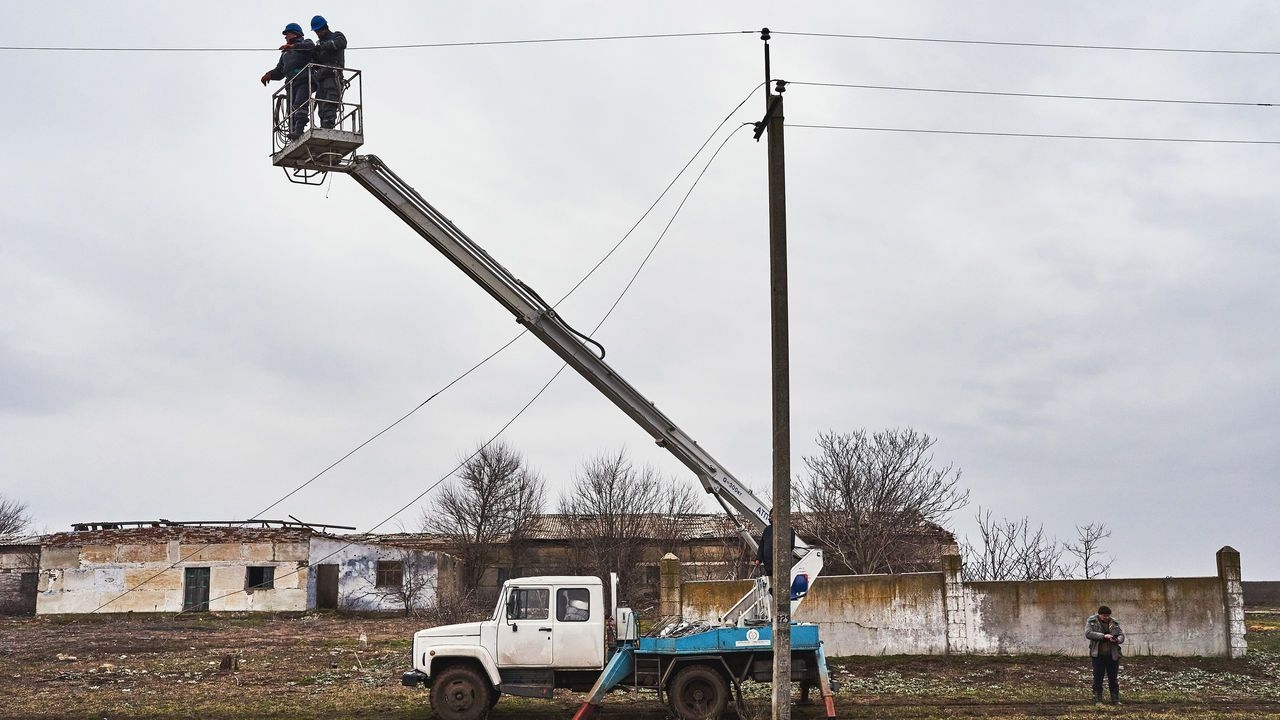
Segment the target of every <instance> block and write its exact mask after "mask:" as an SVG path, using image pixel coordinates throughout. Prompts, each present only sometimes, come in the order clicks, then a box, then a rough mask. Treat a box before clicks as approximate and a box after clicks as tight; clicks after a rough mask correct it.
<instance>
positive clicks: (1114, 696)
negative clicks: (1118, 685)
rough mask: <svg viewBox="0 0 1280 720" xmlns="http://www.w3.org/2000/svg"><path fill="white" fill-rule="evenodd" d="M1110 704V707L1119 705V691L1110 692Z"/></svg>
mask: <svg viewBox="0 0 1280 720" xmlns="http://www.w3.org/2000/svg"><path fill="white" fill-rule="evenodd" d="M1111 704H1112V705H1119V704H1120V691H1119V690H1112V691H1111Z"/></svg>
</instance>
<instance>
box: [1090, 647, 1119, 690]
mask: <svg viewBox="0 0 1280 720" xmlns="http://www.w3.org/2000/svg"><path fill="white" fill-rule="evenodd" d="M1119 673H1120V661H1119V660H1113V659H1111V654H1110V653H1108V654H1106V655H1098V656H1097V657H1094V658H1093V694H1094V695H1101V694H1102V676H1103V675H1104V674H1105V675H1106V676H1107V689H1108V690H1110V691H1111V694H1112V695H1118V694H1120V681H1119V680H1118V679H1117V678H1116V676H1117V675H1118V674H1119Z"/></svg>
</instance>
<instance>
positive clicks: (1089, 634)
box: [1084, 615, 1124, 660]
mask: <svg viewBox="0 0 1280 720" xmlns="http://www.w3.org/2000/svg"><path fill="white" fill-rule="evenodd" d="M1107 634H1110V635H1111V636H1112V637H1114V638H1115V641H1114V642H1107V641H1106V640H1103V639H1102V636H1103V635H1107ZM1084 636H1085V637H1086V638H1089V657H1098V648H1099V647H1100V646H1102V645H1109V646H1110V647H1111V659H1112V660H1119V659H1120V646H1121V645H1122V644H1124V630H1121V629H1120V621H1119V620H1116V619H1115V616H1114V615H1113V616H1112V617H1111V631H1110V633H1108V632H1107V631H1106V630H1103V629H1102V621H1101V620H1099V619H1098V616H1097V615H1090V616H1089V620H1088V621H1087V622H1086V623H1085V626H1084Z"/></svg>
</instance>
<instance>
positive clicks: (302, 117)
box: [285, 73, 311, 140]
mask: <svg viewBox="0 0 1280 720" xmlns="http://www.w3.org/2000/svg"><path fill="white" fill-rule="evenodd" d="M285 82H287V83H288V84H289V138H290V139H291V140H292V139H295V138H297V137H299V136H300V135H302V132H303V131H304V130H306V129H307V120H308V119H309V118H308V116H309V115H310V114H311V107H310V101H311V97H310V95H308V90H309V88H308V87H307V76H306V75H305V74H303V73H299V74H297V75H295V76H293V77H292V78H290V79H289V80H286V81H285Z"/></svg>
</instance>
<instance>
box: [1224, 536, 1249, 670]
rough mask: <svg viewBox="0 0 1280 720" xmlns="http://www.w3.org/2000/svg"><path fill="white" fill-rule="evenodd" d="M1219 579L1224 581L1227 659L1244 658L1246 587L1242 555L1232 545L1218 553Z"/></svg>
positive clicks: (1245, 646) (1246, 647) (1245, 648)
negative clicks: (1243, 577)
mask: <svg viewBox="0 0 1280 720" xmlns="http://www.w3.org/2000/svg"><path fill="white" fill-rule="evenodd" d="M1218 578H1219V579H1220V580H1221V581H1222V605H1223V609H1225V610H1226V615H1227V657H1233V658H1241V657H1244V655H1245V651H1246V650H1247V649H1248V646H1247V645H1246V643H1245V640H1244V632H1245V628H1244V585H1243V584H1242V583H1241V581H1240V580H1241V577H1240V553H1239V552H1238V551H1237V550H1236V549H1235V548H1233V547H1231V546H1230V545H1225V546H1223V548H1222V549H1221V550H1219V551H1218Z"/></svg>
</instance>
